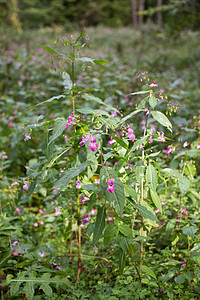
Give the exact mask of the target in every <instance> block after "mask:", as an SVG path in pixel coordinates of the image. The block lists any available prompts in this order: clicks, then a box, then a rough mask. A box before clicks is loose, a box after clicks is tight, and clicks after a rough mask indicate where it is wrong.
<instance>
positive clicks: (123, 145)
mask: <svg viewBox="0 0 200 300" xmlns="http://www.w3.org/2000/svg"><path fill="white" fill-rule="evenodd" d="M110 136H111V137H112V138H113V139H115V140H116V142H117V143H118V144H120V146H122V147H123V148H125V149H126V150H128V145H127V144H126V143H125V142H124V141H123V140H122V139H120V138H119V137H118V136H115V135H113V134H110Z"/></svg>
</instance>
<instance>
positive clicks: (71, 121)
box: [66, 116, 76, 129]
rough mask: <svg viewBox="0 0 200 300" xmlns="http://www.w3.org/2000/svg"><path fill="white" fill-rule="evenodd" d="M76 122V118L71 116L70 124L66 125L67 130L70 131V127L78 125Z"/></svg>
mask: <svg viewBox="0 0 200 300" xmlns="http://www.w3.org/2000/svg"><path fill="white" fill-rule="evenodd" d="M74 120H75V118H74V117H72V116H69V117H68V122H67V124H66V128H67V129H69V126H71V125H74V124H76V122H75V121H74Z"/></svg>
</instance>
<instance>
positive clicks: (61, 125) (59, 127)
mask: <svg viewBox="0 0 200 300" xmlns="http://www.w3.org/2000/svg"><path fill="white" fill-rule="evenodd" d="M66 124H67V121H66V120H62V121H58V122H57V123H56V126H55V127H54V129H53V134H52V136H51V138H50V140H49V145H50V144H51V143H52V142H53V141H54V140H55V139H57V138H58V137H59V136H60V135H61V134H62V133H63V131H64V130H65V128H66Z"/></svg>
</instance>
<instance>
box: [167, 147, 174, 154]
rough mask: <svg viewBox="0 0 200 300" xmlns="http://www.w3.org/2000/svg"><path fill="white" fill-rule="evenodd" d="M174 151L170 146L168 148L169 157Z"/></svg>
mask: <svg viewBox="0 0 200 300" xmlns="http://www.w3.org/2000/svg"><path fill="white" fill-rule="evenodd" d="M172 150H173V149H172V148H171V147H170V146H168V147H167V152H166V154H167V156H169V155H170V153H171V152H172Z"/></svg>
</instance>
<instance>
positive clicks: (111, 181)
mask: <svg viewBox="0 0 200 300" xmlns="http://www.w3.org/2000/svg"><path fill="white" fill-rule="evenodd" d="M107 185H108V187H107V191H108V192H110V193H113V192H114V190H115V186H114V179H108V182H107Z"/></svg>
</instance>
